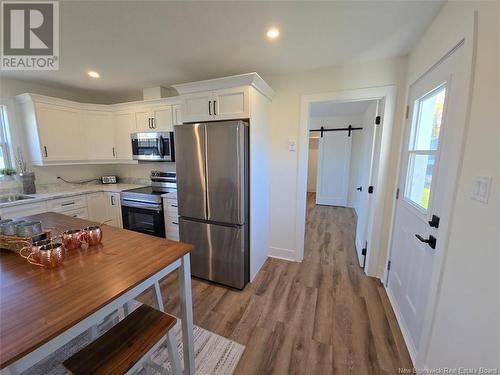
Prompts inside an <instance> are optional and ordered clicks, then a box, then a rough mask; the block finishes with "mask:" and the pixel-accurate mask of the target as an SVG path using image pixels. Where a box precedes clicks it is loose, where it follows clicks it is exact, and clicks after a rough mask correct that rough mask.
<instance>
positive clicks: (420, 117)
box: [388, 47, 463, 360]
mask: <svg viewBox="0 0 500 375" xmlns="http://www.w3.org/2000/svg"><path fill="white" fill-rule="evenodd" d="M462 50H463V47H460V48H459V49H458V50H456V51H455V52H454V53H453V54H451V55H450V56H448V57H447V58H446V59H445V60H444V61H443V62H441V63H440V64H439V65H437V66H436V67H435V68H433V69H432V70H431V71H429V72H428V73H426V75H424V76H423V77H422V78H421V79H420V80H418V81H417V82H416V83H415V84H414V85H412V86H411V88H410V92H409V102H408V103H409V116H408V121H407V126H406V133H405V138H404V144H403V152H402V155H401V170H400V180H399V185H398V186H399V189H400V190H399V198H398V200H397V204H396V217H395V224H394V230H393V239H392V250H391V258H390V259H391V260H390V261H391V265H390V272H389V276H388V292H389V295H390V298H391V301H392V303H393V305H394V308H395V311H396V314H397V315H398V320H399V323H400V325H401V328H402V331H403V332H404V333H405V339H406V342H407V345H408V349H409V351H410V354H412V357H413V358H414V360H415V358H416V356H418V354H419V350H421V349H422V346H421V344H422V332H423V328H424V323H425V319H426V317H427V316H430V315H431V307H432V306H430V305H429V301H430V298H429V296H430V295H431V294H432V287H433V285H434V284H433V283H434V281H433V277H435V276H436V275H435V274H434V272H436V270H439V272H440V269H439V268H438V266H437V264H440V263H437V262H438V261H439V259H440V258H439V257H440V255H441V254H442V251H443V243H444V242H445V241H446V232H445V231H446V230H447V224H448V222H449V213H450V211H451V205H452V204H453V196H454V181H456V178H457V170H458V160H459V154H460V147H461V137H462V130H461V126H460V125H459V124H460V123H461V121H460V117H459V115H460V113H461V111H462V106H463V105H462V103H459V102H458V99H457V98H458V97H459V95H458V93H459V92H460V90H461V82H462V80H461V67H462V60H463V58H462V53H463V52H462ZM433 215H436V216H437V217H440V223H439V225H436V224H435V223H436V220H434V221H433ZM433 223H434V224H433ZM436 226H437V227H436ZM424 345H426V343H424Z"/></svg>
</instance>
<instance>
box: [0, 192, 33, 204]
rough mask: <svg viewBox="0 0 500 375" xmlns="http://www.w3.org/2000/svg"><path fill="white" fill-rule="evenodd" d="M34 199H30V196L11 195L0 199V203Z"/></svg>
mask: <svg viewBox="0 0 500 375" xmlns="http://www.w3.org/2000/svg"><path fill="white" fill-rule="evenodd" d="M33 198H34V197H30V196H29V195H22V194H10V195H4V196H3V197H0V203H8V202H17V201H23V200H25V199H33Z"/></svg>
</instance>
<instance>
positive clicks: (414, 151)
mask: <svg viewBox="0 0 500 375" xmlns="http://www.w3.org/2000/svg"><path fill="white" fill-rule="evenodd" d="M443 89H444V91H445V97H444V101H443V103H444V105H443V112H442V114H441V116H442V117H441V121H442V119H443V117H444V113H445V107H446V102H447V99H448V81H445V82H443V83H441V84H440V85H438V86H436V87H435V88H434V89H432V90H430V91H429V92H427V93H426V94H424V95H422V96H421V97H419V98H417V99H416V100H415V101H414V102H413V116H412V121H411V125H410V136H409V139H408V145H407V149H406V152H407V153H408V154H407V162H406V178H405V186H404V190H403V199H404V201H406V203H408V204H409V205H411V206H412V207H414V208H415V209H417V210H418V211H419V212H420V213H422V214H424V215H427V214H428V212H429V208H430V205H431V201H432V199H431V198H432V191H433V186H434V174H436V173H437V171H436V170H435V169H434V171H433V172H432V180H431V186H430V188H429V190H430V191H429V198H428V199H429V201H428V205H427V208H425V207H423V206H422V205H420V204H418V203H417V202H415V201H413V200H412V199H411V198H410V189H411V186H410V183H409V182H410V180H411V179H410V174H411V172H412V170H413V168H410V166H411V164H412V162H413V161H414V159H415V158H414V157H412V156H417V155H424V156H429V157H434V166H436V164H437V163H438V158H439V150H440V149H441V142H440V141H441V139H440V138H441V132H442V123H441V125H440V136H439V141H438V144H437V147H436V149H435V150H433V149H425V150H424V149H418V148H416V146H415V144H416V138H417V132H418V131H419V124H420V120H421V105H422V102H423V101H424V100H425V99H426V98H428V97H430V96H432V95H434V94H435V93H436V92H439V91H441V90H443Z"/></svg>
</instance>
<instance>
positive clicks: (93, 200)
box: [87, 191, 109, 223]
mask: <svg viewBox="0 0 500 375" xmlns="http://www.w3.org/2000/svg"><path fill="white" fill-rule="evenodd" d="M107 205H108V200H107V197H106V194H105V193H103V192H102V191H100V192H98V193H92V194H87V208H88V212H89V219H90V220H92V221H97V222H98V223H104V222H105V221H107V220H109V217H108V210H107Z"/></svg>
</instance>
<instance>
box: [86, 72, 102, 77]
mask: <svg viewBox="0 0 500 375" xmlns="http://www.w3.org/2000/svg"><path fill="white" fill-rule="evenodd" d="M87 74H88V75H89V77H92V78H99V77H100V75H99V73H97V72H94V71H93V70H91V71H90V72H88V73H87Z"/></svg>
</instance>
